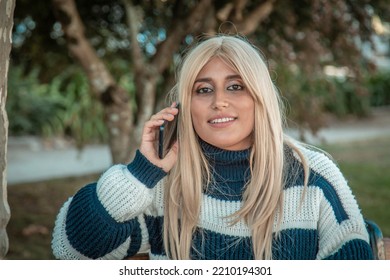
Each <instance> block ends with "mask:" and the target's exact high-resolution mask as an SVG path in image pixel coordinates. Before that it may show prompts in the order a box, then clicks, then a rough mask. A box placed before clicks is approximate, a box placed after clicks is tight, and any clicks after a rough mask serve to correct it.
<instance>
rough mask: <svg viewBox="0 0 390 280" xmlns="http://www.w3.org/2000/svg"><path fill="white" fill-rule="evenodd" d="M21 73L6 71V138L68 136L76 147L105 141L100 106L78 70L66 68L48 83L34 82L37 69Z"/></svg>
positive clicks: (20, 69) (37, 73)
mask: <svg viewBox="0 0 390 280" xmlns="http://www.w3.org/2000/svg"><path fill="white" fill-rule="evenodd" d="M23 72H24V71H23V68H22V67H19V66H14V67H11V68H10V76H9V95H8V100H7V112H8V115H9V119H10V126H9V131H10V135H26V134H30V135H31V134H32V135H43V136H46V137H51V136H70V137H72V138H73V139H75V140H76V143H77V144H78V145H79V146H82V145H83V144H85V143H87V142H99V141H105V140H106V139H107V132H106V128H105V125H104V123H103V110H102V106H101V105H100V103H99V102H98V101H97V100H96V99H94V98H92V97H91V95H90V92H89V85H88V80H87V78H86V77H85V75H84V74H83V72H82V71H81V70H80V69H79V68H77V67H69V68H68V69H67V70H66V71H64V72H62V73H61V74H60V75H58V76H56V77H55V78H54V79H53V80H52V81H51V82H50V83H41V82H40V81H39V80H38V75H39V70H38V69H34V70H33V71H31V72H30V73H28V74H27V75H24V74H23Z"/></svg>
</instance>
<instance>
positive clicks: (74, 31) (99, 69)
mask: <svg viewBox="0 0 390 280" xmlns="http://www.w3.org/2000/svg"><path fill="white" fill-rule="evenodd" d="M53 4H54V10H55V15H56V17H57V19H58V20H59V21H60V22H61V24H62V28H63V31H64V33H65V37H66V39H67V43H68V49H69V51H70V54H71V56H72V57H73V58H74V60H75V61H76V62H78V63H79V64H80V65H81V66H82V67H83V69H84V71H85V73H86V74H87V76H88V80H89V83H90V86H91V91H92V93H93V94H94V97H95V98H98V99H99V100H100V101H101V103H102V105H103V108H104V114H105V120H104V121H105V123H106V127H107V129H108V132H109V146H110V150H111V156H112V160H113V162H114V163H127V162H129V160H130V157H131V154H130V147H131V146H132V143H131V142H132V141H131V139H132V137H131V132H132V130H133V125H134V124H133V112H132V108H131V106H130V102H129V95H128V93H127V92H126V91H125V90H124V89H123V88H121V87H120V86H119V85H118V84H117V83H116V81H115V80H114V78H113V77H112V76H111V74H110V72H109V71H108V69H107V67H106V66H105V65H104V63H103V62H102V61H101V59H100V58H99V57H98V56H97V54H96V51H95V50H94V49H93V47H92V46H91V44H90V43H89V41H88V39H87V38H86V37H85V34H84V24H83V22H82V20H81V18H80V15H79V13H78V11H77V8H76V5H75V2H74V0H53Z"/></svg>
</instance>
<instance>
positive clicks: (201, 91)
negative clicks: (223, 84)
mask: <svg viewBox="0 0 390 280" xmlns="http://www.w3.org/2000/svg"><path fill="white" fill-rule="evenodd" d="M209 92H212V89H211V88H207V87H203V88H199V89H197V90H196V93H201V94H202V93H209Z"/></svg>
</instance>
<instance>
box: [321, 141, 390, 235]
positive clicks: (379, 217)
mask: <svg viewBox="0 0 390 280" xmlns="http://www.w3.org/2000/svg"><path fill="white" fill-rule="evenodd" d="M323 148H324V149H325V150H326V151H327V152H329V153H330V154H331V155H332V156H333V158H334V159H335V160H336V161H337V162H338V163H339V166H340V168H341V171H342V172H343V174H344V176H345V177H346V179H347V180H348V183H349V185H350V187H351V189H352V191H353V193H354V194H355V196H356V199H357V201H358V203H359V205H360V207H361V209H362V213H363V215H364V217H365V218H367V219H371V220H373V221H375V223H377V224H378V225H379V227H380V228H381V230H382V233H383V235H384V236H387V237H390V211H389V209H388V208H389V203H390V169H389V167H390V138H379V139H375V140H370V141H359V142H352V143H347V144H342V145H341V144H339V145H329V146H324V147H323Z"/></svg>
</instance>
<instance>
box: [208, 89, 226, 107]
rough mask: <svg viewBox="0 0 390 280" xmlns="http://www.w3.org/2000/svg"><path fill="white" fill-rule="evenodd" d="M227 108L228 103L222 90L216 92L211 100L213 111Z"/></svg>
mask: <svg viewBox="0 0 390 280" xmlns="http://www.w3.org/2000/svg"><path fill="white" fill-rule="evenodd" d="M228 106H229V101H228V99H227V96H226V94H225V92H224V91H223V90H216V91H215V93H214V98H213V104H212V108H213V109H222V108H226V107H228Z"/></svg>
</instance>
